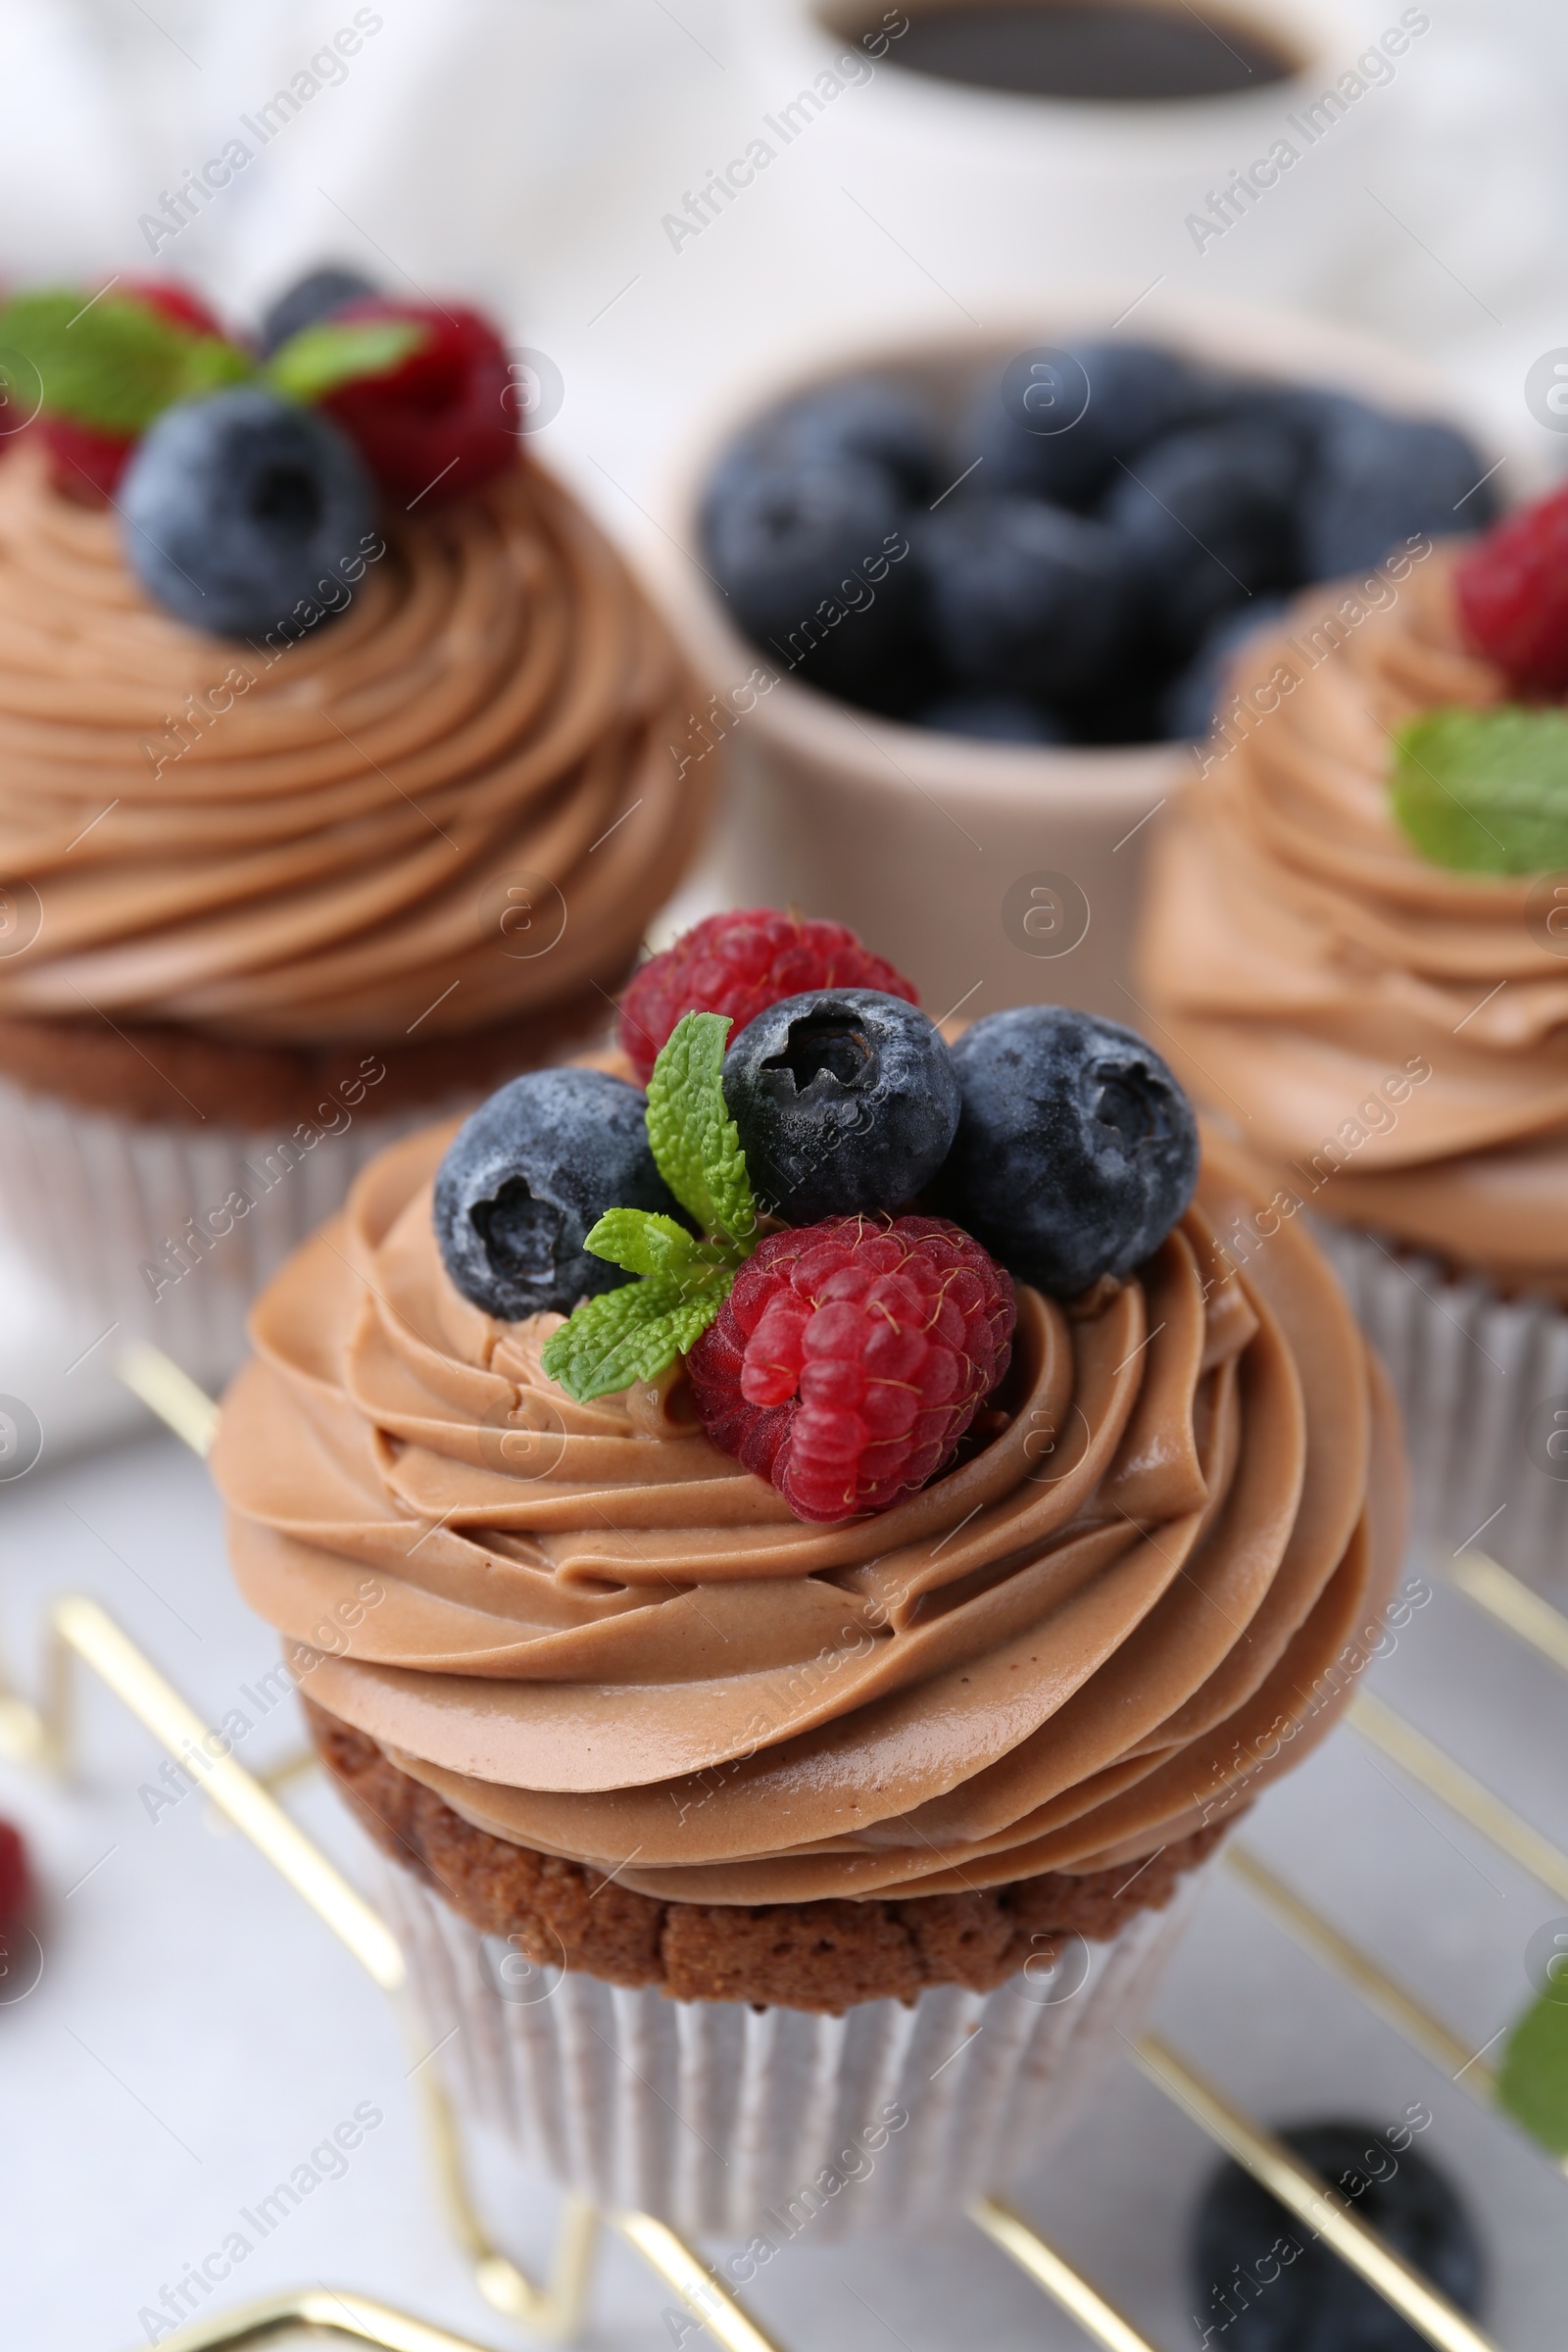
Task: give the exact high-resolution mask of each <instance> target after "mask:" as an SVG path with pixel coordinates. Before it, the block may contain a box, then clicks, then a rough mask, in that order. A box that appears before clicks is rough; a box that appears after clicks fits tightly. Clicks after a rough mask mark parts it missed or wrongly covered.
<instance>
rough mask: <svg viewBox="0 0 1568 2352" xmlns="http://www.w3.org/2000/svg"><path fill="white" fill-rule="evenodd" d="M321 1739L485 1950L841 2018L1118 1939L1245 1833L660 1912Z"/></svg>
mask: <svg viewBox="0 0 1568 2352" xmlns="http://www.w3.org/2000/svg"><path fill="white" fill-rule="evenodd" d="M302 1703H303V1705H304V1708H305V1716H306V1721H307V1724H308V1725H309V1728H310V1733H311V1737H312V1739H313V1740H315V1742H316V1745H317V1747H318V1749H319V1751H320V1755H321V1758H322V1760H323V1762H324V1763H325V1764H326V1765H327V1767H328V1768H329V1770H330V1771H331V1772H332V1773H333V1774H334V1776H335V1777H336V1779H337V1781H338V1783H339V1785H340V1787H341V1789H342V1791H343V1794H344V1796H345V1797H346V1798H347V1800H348V1803H349V1805H350V1808H351V1810H352V1811H353V1812H354V1813H355V1814H356V1816H357V1817H358V1819H359V1820H360V1822H361V1823H362V1824H363V1825H364V1827H365V1829H366V1830H367V1831H368V1833H369V1835H370V1837H371V1838H374V1840H375V1842H376V1844H377V1845H378V1846H380V1848H381V1849H382V1851H383V1852H384V1853H387V1854H389V1855H391V1857H392V1859H393V1860H394V1861H396V1862H400V1863H401V1864H402V1865H403V1866H404V1868H405V1869H407V1870H411V1871H413V1872H414V1873H415V1875H416V1876H417V1877H418V1878H420V1879H423V1880H424V1881H425V1883H426V1884H427V1885H429V1886H431V1887H434V1888H435V1889H436V1890H437V1892H438V1893H439V1894H440V1895H442V1896H443V1897H444V1899H445V1900H446V1901H447V1902H448V1903H449V1904H450V1905H451V1906H452V1908H453V1910H455V1911H456V1912H458V1913H459V1915H460V1916H461V1917H462V1918H464V1919H466V1920H467V1921H468V1923H469V1924H470V1926H472V1927H475V1928H477V1929H478V1930H479V1931H480V1933H481V1934H483V1935H487V1936H515V1937H516V1938H517V1940H518V1942H519V1943H520V1944H521V1946H522V1948H523V1949H524V1951H525V1952H526V1953H527V1955H528V1957H529V1958H530V1959H531V1960H534V1961H536V1962H538V1963H540V1964H542V1965H544V1966H551V1965H556V1966H559V1965H561V1964H562V1963H563V1961H564V1965H565V1966H566V1967H567V1968H577V1969H582V1970H583V1971H584V1972H585V1973H586V1974H587V1975H589V1976H594V1977H600V1978H603V1979H604V1980H605V1981H606V1982H607V1983H609V1984H612V1985H658V1986H659V1987H660V1989H661V1990H662V1991H663V1992H665V1993H667V1994H668V1996H669V1997H670V1999H671V2000H677V2001H750V2002H753V2003H754V2004H756V2005H758V2006H759V2007H766V2006H769V2005H776V2006H778V2007H780V2008H785V2009H809V2010H814V2011H818V2012H825V2013H828V2014H830V2015H835V2016H838V2015H842V2014H843V2012H844V2011H845V2010H846V2009H850V2008H853V2007H855V2006H856V2005H857V2004H858V2002H861V2001H880V2000H890V1999H891V2000H900V2001H905V2002H910V2001H913V2000H914V1999H916V1998H917V1996H918V1995H919V1993H920V1992H921V1991H922V1989H923V1988H924V1987H925V1986H926V1985H965V1986H967V1987H968V1988H969V1989H970V1990H971V1991H975V1992H990V1991H992V1990H993V1989H994V1988H995V1987H996V1986H997V1985H1004V1984H1005V1983H1006V1981H1007V1979H1008V1978H1009V1977H1014V1976H1017V1975H1018V1974H1019V1972H1020V1971H1021V1970H1022V1969H1023V1967H1024V1966H1025V1964H1026V1963H1027V1962H1028V1961H1030V1960H1035V1961H1037V1962H1038V1961H1041V1960H1042V1959H1045V1958H1046V1957H1047V1956H1048V1955H1049V1954H1050V1952H1051V1948H1052V1946H1053V1945H1054V1944H1055V1943H1058V1942H1061V1941H1064V1940H1065V1939H1066V1938H1068V1937H1069V1936H1074V1935H1077V1936H1086V1937H1088V1938H1090V1939H1091V1940H1093V1941H1096V1942H1104V1941H1108V1940H1109V1938H1110V1937H1112V1936H1115V1935H1116V1934H1117V1932H1118V1931H1119V1930H1120V1929H1121V1928H1123V1927H1124V1926H1125V1925H1126V1923H1127V1922H1128V1921H1129V1920H1130V1919H1133V1918H1135V1917H1136V1916H1137V1914H1138V1913H1139V1912H1141V1911H1158V1910H1163V1909H1164V1907H1165V1905H1166V1904H1167V1903H1168V1902H1169V1901H1170V1899H1171V1896H1172V1894H1173V1893H1174V1892H1175V1890H1176V1885H1177V1882H1178V1880H1179V1879H1180V1878H1181V1876H1182V1874H1183V1872H1185V1871H1188V1870H1191V1869H1193V1868H1194V1867H1195V1866H1196V1865H1197V1864H1198V1863H1200V1862H1201V1861H1202V1860H1203V1858H1204V1857H1205V1855H1207V1854H1208V1853H1210V1852H1211V1851H1212V1849H1213V1848H1214V1846H1215V1845H1216V1844H1217V1843H1218V1841H1219V1839H1220V1838H1221V1837H1222V1836H1223V1835H1224V1834H1225V1831H1226V1830H1228V1829H1229V1828H1230V1827H1231V1822H1230V1821H1228V1820H1227V1821H1226V1822H1224V1823H1215V1824H1214V1825H1212V1826H1211V1827H1210V1828H1208V1829H1204V1830H1200V1831H1199V1832H1198V1833H1197V1834H1196V1835H1195V1836H1194V1837H1191V1838H1183V1839H1182V1840H1181V1841H1180V1843H1178V1844H1175V1845H1171V1846H1167V1847H1166V1848H1165V1849H1164V1850H1163V1851H1162V1852H1161V1853H1159V1854H1157V1855H1156V1856H1155V1857H1154V1858H1153V1860H1152V1861H1151V1862H1148V1863H1146V1864H1145V1865H1144V1867H1143V1869H1142V1870H1140V1871H1138V1872H1136V1873H1134V1874H1129V1872H1128V1870H1127V1868H1126V1867H1125V1866H1123V1867H1121V1868H1119V1869H1116V1870H1105V1871H1092V1872H1090V1873H1088V1874H1087V1875H1086V1876H1084V1877H1082V1878H1074V1877H1070V1876H1068V1875H1067V1874H1065V1873H1062V1872H1048V1873H1046V1874H1045V1875H1044V1876H1043V1877H1040V1878H1034V1879H1019V1880H1017V1881H1016V1882H1015V1883H1014V1884H1012V1885H1011V1886H1007V1887H994V1888H991V1889H989V1890H988V1891H986V1892H984V1893H975V1894H930V1895H914V1896H907V1897H905V1898H902V1899H900V1900H897V1901H883V1900H872V1901H867V1902H848V1901H841V1900H828V1901H821V1902H810V1903H766V1904H760V1905H757V1906H744V1905H740V1904H732V1903H681V1902H660V1901H657V1900H656V1899H655V1898H654V1897H653V1896H652V1895H646V1894H637V1893H634V1892H633V1891H632V1890H631V1889H630V1888H629V1887H622V1886H620V1885H618V1884H617V1883H616V1882H615V1881H614V1880H613V1879H612V1878H610V1877H609V1876H608V1874H607V1873H605V1872H604V1871H601V1870H598V1869H596V1868H592V1867H590V1866H589V1865H587V1864H584V1863H580V1862H568V1861H565V1860H564V1859H562V1857H560V1856H559V1855H555V1854H541V1853H536V1852H535V1851H534V1850H533V1849H532V1848H531V1847H529V1846H525V1845H514V1844H512V1843H511V1841H510V1840H509V1839H507V1838H496V1837H493V1836H492V1835H491V1834H490V1833H489V1831H487V1830H480V1829H475V1828H474V1826H473V1824H472V1823H471V1822H467V1821H465V1820H464V1819H463V1817H462V1815H461V1814H458V1813H455V1812H454V1811H453V1810H452V1807H451V1806H450V1805H448V1804H446V1803H444V1802H443V1800H442V1799H441V1798H440V1797H439V1796H437V1795H436V1793H435V1791H434V1790H433V1789H426V1788H425V1787H424V1785H423V1783H422V1782H419V1781H416V1780H414V1779H413V1778H412V1777H411V1776H410V1775H409V1774H408V1773H406V1772H403V1771H401V1770H400V1769H399V1767H398V1766H397V1765H395V1764H393V1763H391V1762H390V1761H389V1760H388V1759H387V1757H385V1756H384V1755H383V1754H382V1753H381V1750H380V1749H379V1748H378V1747H377V1746H376V1744H375V1741H374V1740H371V1739H369V1738H368V1736H367V1735H366V1734H365V1733H364V1732H359V1731H355V1730H353V1729H352V1728H351V1727H350V1726H349V1725H348V1724H346V1723H343V1722H341V1721H340V1720H339V1719H338V1717H336V1716H335V1715H330V1714H328V1713H327V1712H326V1710H325V1709H324V1708H322V1707H319V1706H317V1705H315V1704H314V1703H313V1702H312V1701H311V1700H310V1699H302Z"/></svg>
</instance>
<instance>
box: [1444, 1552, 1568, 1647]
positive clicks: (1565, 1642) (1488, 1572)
mask: <svg viewBox="0 0 1568 2352" xmlns="http://www.w3.org/2000/svg"><path fill="white" fill-rule="evenodd" d="M1447 1576H1448V1582H1449V1583H1450V1584H1452V1585H1457V1587H1458V1588H1459V1591H1460V1592H1461V1593H1463V1594H1464V1596H1465V1598H1466V1599H1467V1600H1473V1601H1474V1602H1475V1605H1476V1607H1477V1608H1478V1609H1485V1610H1486V1611H1487V1613H1488V1615H1489V1616H1491V1617H1495V1619H1496V1621H1497V1623H1498V1624H1499V1625H1502V1626H1506V1627H1507V1629H1508V1631H1509V1633H1510V1634H1514V1635H1516V1636H1517V1638H1518V1639H1519V1640H1520V1641H1521V1642H1529V1644H1530V1646H1531V1648H1532V1649H1534V1650H1538V1651H1539V1652H1540V1654H1541V1655H1542V1657H1544V1658H1546V1659H1548V1660H1549V1661H1550V1663H1551V1664H1552V1665H1553V1666H1555V1667H1556V1668H1557V1670H1558V1672H1559V1673H1560V1674H1568V1617H1565V1616H1564V1615H1563V1613H1562V1611H1561V1609H1554V1608H1553V1607H1552V1605H1551V1603H1550V1601H1549V1600H1543V1599H1542V1597H1541V1595H1540V1593H1532V1592H1531V1590H1530V1587H1529V1586H1528V1585H1523V1584H1521V1583H1520V1581H1519V1579H1518V1577H1516V1576H1511V1575H1510V1574H1509V1572H1508V1570H1507V1569H1506V1568H1503V1567H1501V1566H1499V1564H1498V1563H1497V1561H1495V1559H1493V1558H1491V1556H1490V1555H1489V1554H1488V1553H1487V1552H1484V1551H1461V1552H1460V1554H1459V1556H1458V1558H1457V1559H1456V1560H1455V1561H1454V1562H1453V1564H1452V1566H1451V1567H1450V1568H1449V1569H1448V1571H1447Z"/></svg>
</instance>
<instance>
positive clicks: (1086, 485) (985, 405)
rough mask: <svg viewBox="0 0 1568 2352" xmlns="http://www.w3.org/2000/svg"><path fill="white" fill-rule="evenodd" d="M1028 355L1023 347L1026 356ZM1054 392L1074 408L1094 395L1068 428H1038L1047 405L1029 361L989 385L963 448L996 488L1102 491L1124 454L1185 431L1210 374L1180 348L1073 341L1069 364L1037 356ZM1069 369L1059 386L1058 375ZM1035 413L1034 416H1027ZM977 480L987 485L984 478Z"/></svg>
mask: <svg viewBox="0 0 1568 2352" xmlns="http://www.w3.org/2000/svg"><path fill="white" fill-rule="evenodd" d="M1029 356H1030V355H1028V354H1024V355H1022V357H1023V358H1025V359H1027V358H1028V357H1029ZM1035 356H1037V357H1038V359H1039V361H1040V363H1041V366H1042V368H1045V369H1046V370H1047V371H1048V372H1047V374H1046V375H1045V377H1044V378H1043V380H1044V382H1045V383H1046V385H1047V388H1048V390H1050V391H1052V392H1057V391H1058V390H1059V393H1060V395H1061V396H1062V397H1063V398H1064V400H1065V402H1066V403H1067V405H1068V407H1069V411H1070V409H1071V408H1073V407H1076V406H1077V405H1078V404H1079V402H1080V401H1082V400H1083V398H1084V394H1085V392H1086V391H1087V394H1088V402H1087V406H1085V407H1084V409H1083V413H1082V415H1081V416H1080V417H1078V419H1077V421H1076V422H1075V423H1073V424H1070V425H1068V426H1066V427H1065V429H1064V430H1063V431H1061V432H1057V433H1043V432H1040V431H1038V430H1031V429H1030V428H1031V426H1032V425H1038V423H1039V422H1040V421H1041V419H1042V417H1047V416H1049V411H1048V410H1045V409H1042V408H1041V407H1040V406H1039V404H1038V403H1037V402H1036V401H1035V400H1034V399H1033V392H1034V389H1035V386H1034V384H1033V383H1032V382H1031V380H1030V377H1029V371H1028V369H1027V368H1019V367H1018V366H1017V364H1016V363H1015V364H1014V368H1012V369H1009V370H1008V372H1007V373H1006V375H1005V376H1004V377H1003V378H1002V379H1001V380H1000V381H998V382H995V383H992V384H988V385H987V386H986V388H985V390H984V391H983V392H982V393H981V395H980V397H979V399H978V400H977V401H976V402H975V404H974V407H973V409H972V411H971V413H970V417H969V421H968V430H967V434H966V436H965V440H964V454H965V456H967V457H973V456H979V457H980V458H982V459H983V461H984V463H983V466H982V473H983V476H984V481H983V486H984V488H985V489H987V490H989V491H1001V490H1021V491H1025V492H1027V493H1029V494H1031V495H1032V496H1034V497H1036V498H1049V499H1053V500H1055V501H1057V502H1059V503H1060V504H1061V505H1063V506H1068V507H1087V506H1090V505H1092V504H1093V502H1094V501H1095V500H1096V499H1097V498H1098V497H1099V496H1100V494H1101V492H1102V490H1103V489H1104V488H1105V486H1106V484H1107V482H1108V481H1109V478H1110V476H1111V475H1112V474H1113V473H1114V471H1115V469H1116V460H1117V459H1118V458H1132V457H1135V456H1136V454H1137V452H1138V451H1140V450H1142V449H1144V448H1146V447H1147V446H1148V444H1149V443H1150V442H1151V441H1153V440H1156V439H1158V438H1159V437H1160V436H1162V435H1164V434H1167V433H1172V432H1175V431H1178V430H1179V429H1180V428H1181V427H1182V426H1183V425H1185V424H1189V423H1191V422H1192V421H1193V420H1194V418H1195V417H1199V416H1201V414H1202V413H1203V408H1204V404H1205V401H1206V400H1207V399H1208V398H1209V397H1210V383H1211V379H1210V378H1208V377H1207V376H1205V375H1204V374H1203V373H1202V372H1201V370H1200V369H1199V368H1195V367H1194V366H1193V365H1192V364H1191V362H1190V361H1187V360H1184V359H1182V358H1181V357H1180V356H1179V355H1178V354H1177V353H1176V352H1173V351H1165V350H1162V349H1160V347H1159V346H1158V345H1156V344H1152V343H1122V342H1115V343H1108V342H1092V343H1078V344H1074V345H1072V346H1070V347H1068V348H1067V350H1066V354H1065V356H1066V358H1067V360H1068V361H1069V363H1072V364H1073V365H1071V366H1069V368H1067V369H1066V370H1062V369H1060V368H1057V367H1055V366H1054V363H1053V361H1052V360H1051V359H1050V358H1049V357H1048V355H1047V353H1046V352H1045V351H1044V350H1042V351H1041V352H1040V353H1039V354H1038V355H1035ZM1061 376H1064V377H1065V378H1066V380H1065V381H1064V382H1062V383H1061V384H1060V385H1059V386H1058V384H1057V382H1056V381H1055V380H1054V379H1055V378H1057V377H1061ZM1026 418H1027V419H1028V421H1027V422H1026V421H1025V419H1026ZM976 486H977V487H979V486H981V482H980V478H979V477H976Z"/></svg>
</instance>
